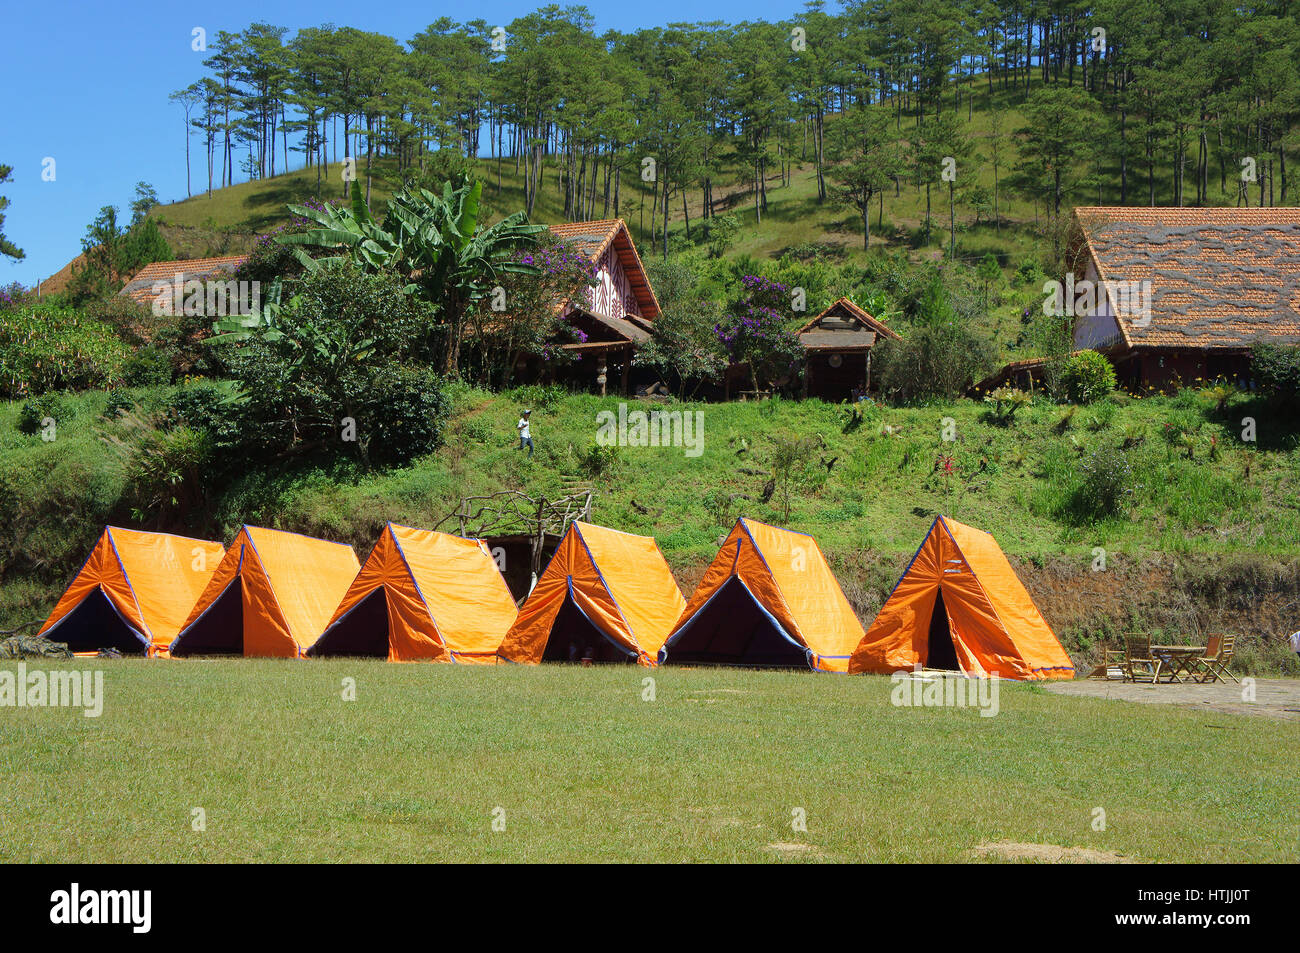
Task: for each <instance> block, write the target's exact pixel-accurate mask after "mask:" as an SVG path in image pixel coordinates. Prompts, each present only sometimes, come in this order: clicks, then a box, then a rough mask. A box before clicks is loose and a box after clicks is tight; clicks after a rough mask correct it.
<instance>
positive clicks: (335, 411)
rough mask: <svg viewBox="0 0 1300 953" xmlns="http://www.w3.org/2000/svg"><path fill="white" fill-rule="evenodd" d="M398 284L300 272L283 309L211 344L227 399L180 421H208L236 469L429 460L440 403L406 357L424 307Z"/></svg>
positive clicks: (434, 385)
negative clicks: (350, 460)
mask: <svg viewBox="0 0 1300 953" xmlns="http://www.w3.org/2000/svg"><path fill="white" fill-rule="evenodd" d="M403 284H404V283H403V282H402V280H401V279H400V278H398V277H396V276H395V275H393V274H391V273H387V272H380V273H376V274H368V273H365V272H363V271H362V270H361V269H360V268H359V267H358V266H357V265H355V264H352V263H351V262H348V261H341V262H336V263H333V264H331V265H328V266H325V267H322V268H320V269H319V270H316V271H312V272H309V273H308V274H307V275H306V276H305V277H304V278H303V280H302V282H301V284H300V285H299V286H298V293H297V294H296V295H295V296H294V297H293V299H292V300H291V301H290V302H289V304H288V306H287V307H285V308H283V309H277V310H274V311H267V312H265V313H264V314H263V315H262V318H261V323H258V324H255V325H254V327H253V330H252V331H251V334H250V333H245V334H242V335H241V334H234V333H232V335H231V336H230V337H228V338H226V337H223V338H219V339H216V340H215V343H214V345H213V347H214V349H215V351H216V352H217V353H218V354H219V356H220V358H221V359H222V360H223V361H224V362H225V365H226V367H227V368H228V370H229V373H230V375H231V376H232V377H234V378H235V379H236V380H237V381H238V382H239V385H240V394H239V398H238V400H236V401H231V400H222V401H221V402H218V403H217V404H216V405H215V406H213V407H211V408H210V409H208V410H205V409H204V408H203V407H200V406H196V405H194V404H193V403H191V404H190V406H189V407H187V408H183V410H185V411H188V412H189V413H191V414H192V415H200V414H203V413H205V412H210V415H211V416H210V417H209V419H208V420H207V421H206V423H205V426H207V427H208V428H209V430H211V431H214V436H215V438H216V440H217V442H218V445H219V446H225V445H227V441H228V442H229V446H231V447H232V448H237V449H239V450H240V451H241V454H242V456H240V457H237V458H236V459H238V466H239V467H241V468H244V467H247V465H248V463H250V462H252V463H254V464H255V465H257V464H260V465H266V464H272V463H275V464H282V463H289V462H292V461H295V460H309V459H315V460H326V459H329V458H337V457H338V456H339V455H340V454H342V455H352V454H355V455H356V457H357V458H358V459H359V462H360V463H361V464H362V465H363V466H366V467H369V466H371V465H375V464H399V463H404V462H406V461H408V460H410V459H411V458H412V457H414V456H417V455H419V454H422V453H426V452H428V451H429V450H431V449H433V448H434V447H436V446H438V445H439V443H440V442H441V439H442V428H443V423H444V421H445V419H446V417H447V415H448V413H449V410H450V402H449V401H448V400H447V398H446V396H445V394H444V390H443V384H442V380H441V378H440V377H438V376H437V375H436V374H435V373H434V372H433V371H432V370H430V369H429V368H428V366H427V365H426V364H422V363H420V362H419V361H418V360H417V358H416V355H415V354H413V347H414V346H415V342H417V341H419V340H420V339H421V336H422V334H423V332H424V331H425V329H426V328H427V325H428V322H429V320H430V306H429V305H427V304H425V303H424V302H422V301H420V300H419V299H418V298H415V297H414V296H411V295H408V294H405V293H404V292H403ZM223 456H227V455H223Z"/></svg>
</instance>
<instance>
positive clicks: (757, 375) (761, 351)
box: [714, 275, 804, 390]
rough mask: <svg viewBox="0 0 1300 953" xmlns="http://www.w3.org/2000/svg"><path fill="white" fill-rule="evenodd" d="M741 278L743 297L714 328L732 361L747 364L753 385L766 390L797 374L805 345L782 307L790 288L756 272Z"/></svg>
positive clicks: (788, 301)
mask: <svg viewBox="0 0 1300 953" xmlns="http://www.w3.org/2000/svg"><path fill="white" fill-rule="evenodd" d="M740 280H741V285H742V288H743V291H744V295H743V297H741V298H740V299H739V300H738V301H735V302H734V303H733V304H732V305H731V308H730V311H729V313H728V315H727V317H725V318H724V319H723V320H722V321H720V322H718V326H717V327H716V328H715V329H714V330H715V331H716V332H717V335H718V340H720V341H721V342H722V346H723V347H724V348H725V349H726V351H727V356H728V357H729V358H730V359H731V360H732V362H734V363H736V364H741V363H745V364H748V365H749V372H750V374H751V376H752V377H753V379H754V387H755V389H757V390H767V389H768V388H769V387H770V386H772V385H773V384H781V383H784V382H786V381H788V380H790V379H791V378H792V377H794V376H797V375H798V373H799V370H800V368H801V367H802V366H803V360H804V346H803V345H802V344H801V343H800V342H799V337H798V335H796V334H795V333H794V331H792V330H791V329H790V327H789V324H790V319H789V318H788V317H786V315H785V311H784V309H785V308H787V307H788V306H789V304H790V289H789V288H788V287H787V286H786V285H783V284H781V283H780V282H779V281H772V280H771V279H769V278H763V277H761V276H759V275H745V276H744V277H743V278H741V279H740Z"/></svg>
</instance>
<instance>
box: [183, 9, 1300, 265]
mask: <svg viewBox="0 0 1300 953" xmlns="http://www.w3.org/2000/svg"><path fill="white" fill-rule="evenodd" d="M204 65H205V67H206V69H207V73H206V75H204V76H202V77H201V78H198V79H197V80H196V81H195V82H194V83H193V84H192V85H191V86H189V87H186V88H185V89H183V90H180V91H178V92H176V93H175V94H173V96H174V98H175V99H176V100H177V102H178V103H179V104H180V106H181V107H182V108H184V109H185V111H186V116H187V119H188V122H189V124H190V126H191V127H192V129H193V130H194V132H195V134H196V137H197V139H198V149H197V150H195V151H196V152H197V156H195V157H192V158H194V163H193V164H194V165H195V166H197V171H198V179H199V188H200V190H204V191H206V192H208V193H212V192H213V191H214V190H215V189H217V188H220V187H222V186H226V185H232V184H234V183H236V182H237V181H239V180H240V179H248V180H262V181H267V180H275V177H276V176H277V174H278V173H283V172H284V171H285V170H286V169H287V168H288V167H289V166H290V165H298V164H300V163H301V164H303V165H304V167H305V169H306V170H308V171H309V173H310V175H309V176H308V177H305V178H310V179H314V191H315V192H316V193H317V194H319V195H321V196H323V197H328V196H330V195H334V194H339V193H344V194H346V192H347V191H349V190H350V188H351V187H352V181H355V183H356V187H358V188H363V189H364V190H365V194H366V196H367V198H372V197H374V194H375V192H376V190H379V191H380V192H381V193H386V192H388V191H391V190H392V189H393V187H395V186H396V185H399V184H403V183H408V182H411V181H417V180H422V179H436V180H441V179H443V178H446V177H447V176H448V175H449V174H452V173H456V172H459V171H462V170H463V169H464V167H465V166H466V165H467V164H471V163H474V162H475V160H476V159H482V160H486V161H484V162H480V163H479V165H480V166H481V170H480V171H481V173H482V174H483V175H484V176H485V177H489V176H490V177H491V178H492V179H493V180H494V181H495V183H496V184H497V185H498V188H500V189H502V190H504V189H506V188H507V183H508V187H509V189H510V190H511V191H512V192H517V193H518V195H517V198H518V201H517V203H516V202H515V201H514V200H515V198H516V196H515V195H509V200H510V201H509V204H510V206H511V207H512V208H513V207H522V208H523V209H525V211H527V212H528V213H529V214H530V216H533V217H540V218H542V219H544V220H554V219H558V218H565V219H581V218H604V217H610V216H615V215H617V216H622V217H624V218H629V219H631V218H633V217H635V218H636V225H637V227H638V228H639V229H640V230H641V231H642V233H643V235H642V238H643V241H645V242H646V243H656V244H657V245H658V246H659V247H660V249H661V251H662V252H664V253H666V252H667V251H668V249H669V245H670V238H671V236H672V235H673V234H674V232H675V229H676V228H680V230H681V231H682V232H683V234H686V233H689V232H691V230H692V228H694V229H696V230H705V231H707V230H708V229H709V228H710V225H711V222H712V220H713V219H714V218H715V217H721V216H725V215H726V214H727V213H740V212H741V211H742V210H743V211H744V217H743V218H742V219H741V222H742V223H743V224H752V226H753V227H755V228H756V229H757V228H760V227H761V225H762V224H763V222H764V219H767V218H770V217H771V216H773V215H776V216H777V217H778V218H780V217H782V210H778V209H774V208H773V205H774V204H775V196H774V193H776V192H777V191H778V190H779V189H782V188H789V189H792V191H794V192H797V193H799V195H798V198H799V203H798V204H799V209H798V210H796V209H795V208H793V207H790V206H787V207H786V208H785V209H784V210H783V211H784V217H785V218H786V220H787V221H790V220H793V219H794V218H796V217H798V215H799V214H800V211H803V210H805V209H807V208H808V207H809V206H811V207H813V208H815V209H818V210H820V209H822V208H825V207H831V208H835V209H837V210H838V213H837V214H838V215H839V221H837V223H836V224H838V225H841V226H842V228H841V229H840V230H842V231H848V232H850V233H856V234H857V236H858V237H859V238H860V240H861V242H862V243H863V244H866V243H867V242H868V241H869V237H870V236H869V233H870V225H871V218H872V217H871V215H870V214H868V213H869V211H870V210H871V209H872V208H873V207H875V208H876V214H877V216H878V220H883V218H884V216H885V215H886V214H888V212H887V211H886V206H888V205H889V204H890V202H891V200H898V199H901V197H902V194H903V192H904V191H911V192H914V193H915V192H922V193H924V194H923V206H924V228H925V233H926V234H925V238H926V239H927V240H928V239H930V238H931V237H932V236H933V233H934V229H935V224H934V222H933V219H934V218H935V217H936V216H938V217H942V218H946V219H947V220H948V224H949V225H952V224H955V222H956V217H957V216H956V210H957V209H961V210H962V212H963V217H964V218H966V219H969V218H970V217H971V215H972V213H973V215H974V218H975V219H976V220H979V221H984V220H994V221H996V219H997V217H999V216H1001V215H1003V214H1006V212H1005V208H1004V205H1005V203H1006V202H1007V201H1008V200H1009V199H1012V198H1013V197H1014V200H1015V201H1019V202H1021V203H1028V205H1030V206H1031V207H1032V208H1031V209H1028V210H1024V209H1022V210H1021V214H1020V218H1021V219H1022V220H1026V219H1032V220H1033V221H1034V222H1035V224H1036V226H1037V230H1038V231H1039V232H1040V233H1041V234H1042V235H1043V236H1044V237H1045V238H1046V239H1047V241H1048V244H1049V245H1052V246H1056V245H1057V244H1058V241H1057V239H1058V238H1059V236H1058V235H1057V234H1056V233H1057V232H1059V230H1060V227H1061V219H1062V215H1063V213H1064V214H1066V215H1068V211H1069V208H1070V206H1071V205H1072V204H1075V203H1079V202H1086V203H1087V204H1092V203H1094V202H1095V203H1096V204H1170V205H1182V204H1224V203H1229V204H1233V203H1243V202H1250V203H1252V204H1287V203H1288V201H1291V200H1294V197H1295V196H1294V192H1295V186H1294V183H1293V182H1292V181H1291V178H1292V173H1291V172H1290V168H1291V165H1290V163H1293V162H1294V153H1295V150H1296V148H1297V145H1298V143H1297V139H1296V133H1297V128H1298V123H1300V27H1298V25H1297V13H1296V11H1295V10H1294V9H1292V8H1291V5H1289V4H1287V3H1286V2H1282V0H1278V2H1270V3H1266V4H1264V5H1263V6H1255V7H1252V8H1249V9H1245V8H1241V7H1240V6H1238V5H1234V4H1229V3H1226V2H1212V3H1200V2H1190V0H1153V2H1145V3H1127V2H1124V3H1121V2H1118V0H1102V2H1097V3H1082V4H1079V3H1038V2H1024V0H1002V2H997V3H993V4H988V5H979V4H974V3H964V2H959V3H955V4H954V3H950V2H943V3H940V2H938V0H922V2H919V3H918V2H901V0H872V2H850V3H847V4H845V5H844V7H843V10H842V12H838V13H832V12H829V11H828V9H827V7H826V5H824V4H822V3H810V4H807V5H806V7H805V9H804V10H803V11H802V12H797V13H792V15H791V16H790V18H788V19H787V20H784V21H781V22H774V23H769V22H745V23H740V24H725V23H719V22H710V23H696V24H671V25H668V26H664V27H654V28H648V29H641V30H636V31H634V32H630V33H619V32H616V31H608V32H603V33H598V32H597V25H596V22H595V19H594V17H593V16H592V15H591V14H590V12H588V11H587V10H586V9H585V8H583V7H566V8H563V9H561V8H559V7H556V6H548V7H544V8H541V9H539V10H537V11H535V12H534V13H531V14H528V15H526V16H523V17H520V18H518V19H516V20H514V21H512V22H510V23H507V24H501V25H494V24H490V23H488V22H487V21H485V20H474V21H470V22H467V23H456V22H454V21H452V20H450V19H447V18H443V19H440V20H438V21H436V22H434V23H432V24H430V25H429V26H428V27H427V28H426V29H424V30H422V31H420V32H418V33H416V34H415V35H413V36H411V37H401V38H396V37H389V36H384V35H382V34H377V33H371V32H366V31H364V30H359V29H356V28H353V27H342V28H337V29H336V28H332V27H321V28H314V29H305V30H300V31H298V32H297V33H296V34H294V35H289V33H288V31H286V30H285V29H283V28H280V27H276V26H274V25H271V24H267V23H255V24H252V25H250V26H249V27H248V28H247V29H245V30H243V31H241V32H238V33H232V32H224V31H223V32H221V33H219V34H217V36H215V37H214V38H212V41H211V46H210V56H209V57H208V58H207V59H206V60H205V62H204ZM981 100H982V102H981ZM977 106H982V108H981V109H980V116H979V117H978V118H977V117H976V108H977ZM186 156H187V159H189V158H191V156H190V142H189V140H188V138H187V142H186ZM348 160H351V161H350V162H348ZM1288 160H1290V163H1289V161H1288ZM335 163H338V164H339V165H337V166H336V165H334V164H335ZM344 163H346V164H347V170H346V171H347V175H346V176H345V175H344V168H343V164H344ZM803 168H806V169H807V170H809V173H808V178H809V179H810V182H807V183H804V184H803V186H804V187H803V188H801V189H794V188H793V178H794V174H795V172H796V170H798V169H803ZM345 177H346V178H348V179H349V180H350V181H346V182H345V181H343V180H344V178H345ZM353 177H355V178H353ZM299 181H300V183H302V184H305V182H302V180H301V179H300V180H299ZM548 190H553V191H552V192H551V195H550V196H549V197H548V196H547V193H548ZM283 197H284V196H281V198H283ZM272 204H281V205H282V204H283V203H282V202H280V203H272ZM1026 211H1028V212H1029V213H1030V214H1024V213H1025V212H1026ZM262 214H263V215H264V216H269V217H264V218H262V219H261V220H259V219H258V216H257V214H255V213H254V214H250V215H248V216H246V217H245V220H246V221H249V222H251V224H254V225H264V224H267V223H268V222H269V221H270V220H271V218H274V216H275V215H276V214H277V213H275V212H274V211H271V212H269V213H268V212H264V213H262ZM213 217H214V218H215V219H216V220H217V221H220V217H219V216H215V215H214V216H213ZM850 222H852V223H853V224H852V225H851V226H850V224H849V223H850ZM194 224H198V223H194ZM227 224H229V223H227ZM728 227H729V226H722V228H723V230H726V229H727V228H728ZM760 243H761V240H760ZM764 250H767V251H771V250H774V249H771V248H768V249H764ZM951 250H953V249H952V248H951V245H950V251H951Z"/></svg>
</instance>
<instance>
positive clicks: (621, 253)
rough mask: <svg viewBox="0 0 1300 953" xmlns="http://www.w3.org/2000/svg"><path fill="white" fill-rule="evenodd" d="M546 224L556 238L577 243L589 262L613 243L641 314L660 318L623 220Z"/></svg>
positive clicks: (647, 279)
mask: <svg viewBox="0 0 1300 953" xmlns="http://www.w3.org/2000/svg"><path fill="white" fill-rule="evenodd" d="M548 227H549V228H550V230H551V234H553V235H554V236H555V237H556V238H558V239H560V240H561V241H566V242H572V243H573V244H575V245H577V246H578V248H579V249H580V250H581V251H582V252H583V253H584V254H586V255H588V256H590V258H591V260H592V261H598V260H599V259H600V256H601V255H603V254H605V249H607V248H608V247H609V246H610V245H611V244H614V245H615V248H616V251H617V252H618V260H619V262H620V263H622V265H623V273H624V274H626V275H627V281H628V284H629V285H631V286H632V293H633V294H634V295H636V300H637V307H638V308H639V309H640V311H641V317H643V318H650V319H651V320H653V319H654V318H657V317H659V299H658V298H656V297H655V292H654V289H653V288H651V287H650V279H649V278H648V277H647V276H646V273H645V266H644V265H642V264H641V256H640V255H639V254H637V250H636V243H635V242H633V241H632V233H631V231H629V230H628V227H627V223H626V222H625V221H623V219H621V218H605V219H598V220H596V221H591V222H562V223H560V224H559V225H550V226H548Z"/></svg>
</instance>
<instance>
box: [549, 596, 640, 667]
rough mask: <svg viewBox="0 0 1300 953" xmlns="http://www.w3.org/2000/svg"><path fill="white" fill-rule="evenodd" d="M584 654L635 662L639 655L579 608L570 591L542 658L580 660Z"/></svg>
mask: <svg viewBox="0 0 1300 953" xmlns="http://www.w3.org/2000/svg"><path fill="white" fill-rule="evenodd" d="M584 658H589V659H592V660H593V661H596V662H635V661H636V656H635V655H634V654H633V653H631V652H629V651H628V650H627V649H625V648H624V647H623V646H621V645H618V644H617V643H615V642H614V640H613V639H611V638H610V637H609V636H607V635H606V634H605V633H604V632H603V631H602V630H601V629H600V627H599V626H597V625H595V624H594V623H593V622H592V621H591V620H590V619H588V618H587V616H586V614H585V613H583V611H582V610H581V609H580V608H578V604H577V603H576V602H575V601H574V599H573V594H572V593H569V594H568V595H566V596H565V597H564V604H563V605H561V606H560V611H559V612H558V613H556V615H555V621H554V622H552V623H551V632H550V635H549V636H547V639H546V648H545V650H544V651H543V652H542V661H543V662H579V661H581V660H582V659H584Z"/></svg>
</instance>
